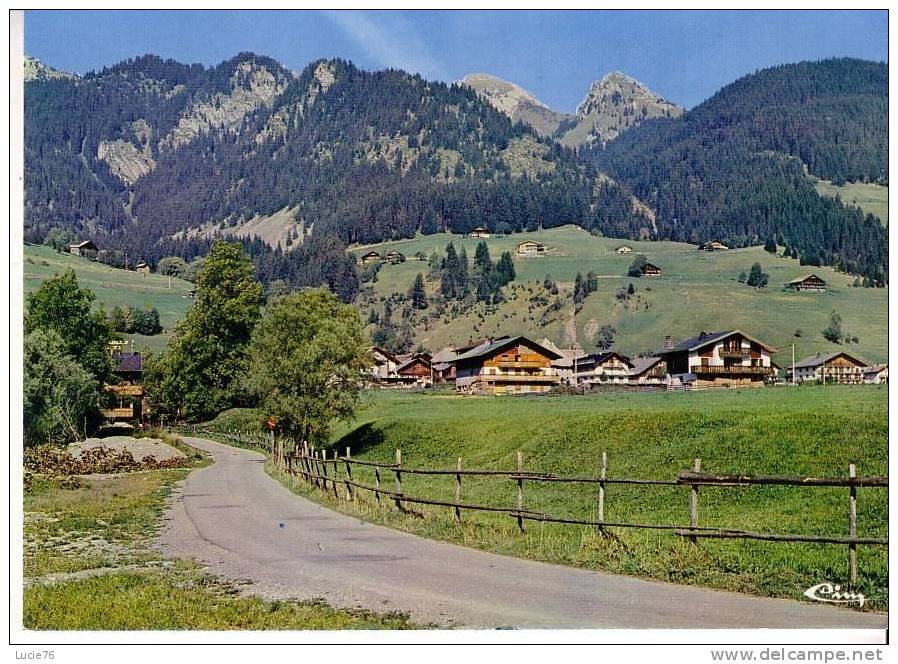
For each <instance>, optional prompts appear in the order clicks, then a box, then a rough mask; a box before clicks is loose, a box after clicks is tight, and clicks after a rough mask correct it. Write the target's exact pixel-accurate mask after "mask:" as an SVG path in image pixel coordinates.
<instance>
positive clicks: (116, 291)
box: [24, 244, 193, 351]
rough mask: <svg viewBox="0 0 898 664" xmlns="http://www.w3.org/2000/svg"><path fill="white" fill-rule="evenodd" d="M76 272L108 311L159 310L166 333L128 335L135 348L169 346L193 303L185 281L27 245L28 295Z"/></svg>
mask: <svg viewBox="0 0 898 664" xmlns="http://www.w3.org/2000/svg"><path fill="white" fill-rule="evenodd" d="M70 268H71V269H72V270H74V271H75V276H77V277H78V283H79V284H80V286H81V287H82V288H89V289H90V290H92V291H93V292H94V294H95V295H96V296H97V299H96V301H95V305H96V306H100V305H102V306H103V307H104V308H105V309H106V311H107V312H108V311H109V310H111V309H112V307H114V306H116V305H118V306H122V305H130V306H132V307H156V309H157V310H158V311H159V320H160V322H161V323H162V327H163V328H164V331H163V333H162V334H157V335H154V336H152V337H147V336H143V335H140V334H129V335H125V338H126V339H133V340H134V347H135V349H136V350H140V349H142V348H144V347H147V348H150V349H152V350H154V351H159V350H162V349H163V348H164V347H165V345H166V344H167V343H168V339H169V338H170V336H171V331H172V329H173V328H174V326H175V324H176V323H177V322H178V321H179V320H181V319H182V318H183V317H184V313H185V312H186V311H187V308H188V307H189V306H190V304H191V303H192V302H193V300H192V299H191V298H190V296H189V294H190V291H191V290H193V284H191V283H190V282H188V281H184V280H183V279H176V278H172V279H171V288H169V278H168V277H165V276H162V275H160V274H149V275H142V274H138V273H137V272H131V271H130V270H119V269H116V268H113V267H109V266H108V265H104V264H102V263H95V262H92V261H89V260H87V259H86V258H80V257H78V256H70V255H69V254H60V253H57V252H56V251H54V250H53V249H51V248H49V247H43V246H38V245H29V244H26V245H25V270H24V273H25V292H26V293H29V292H31V291H33V290H35V289H36V288H38V287H39V286H40V285H41V284H42V283H43V282H44V281H46V280H47V279H49V278H50V277H52V276H53V275H56V274H62V273H63V272H65V271H66V270H68V269H70Z"/></svg>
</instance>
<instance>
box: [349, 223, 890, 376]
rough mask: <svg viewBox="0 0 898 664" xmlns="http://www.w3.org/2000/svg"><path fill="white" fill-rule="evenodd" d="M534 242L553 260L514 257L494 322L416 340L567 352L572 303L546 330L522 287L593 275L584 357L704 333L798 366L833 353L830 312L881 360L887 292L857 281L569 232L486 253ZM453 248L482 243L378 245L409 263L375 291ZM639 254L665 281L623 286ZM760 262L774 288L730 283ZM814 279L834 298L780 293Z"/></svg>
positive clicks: (398, 285) (401, 281)
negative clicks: (612, 347)
mask: <svg viewBox="0 0 898 664" xmlns="http://www.w3.org/2000/svg"><path fill="white" fill-rule="evenodd" d="M530 238H532V239H536V240H538V241H540V242H543V243H545V244H546V245H547V246H548V247H549V248H550V251H549V252H548V254H547V255H545V256H540V257H530V258H521V257H515V270H516V272H517V280H516V282H515V284H516V285H517V286H518V288H517V289H511V290H509V292H508V300H509V301H508V302H506V303H505V304H503V305H502V306H501V307H500V308H499V310H498V311H497V312H496V313H495V314H492V315H487V316H486V317H485V320H483V321H481V320H479V318H478V315H477V313H476V311H480V310H482V307H480V308H478V309H477V310H475V312H472V313H469V314H467V315H460V316H449V317H446V318H444V320H443V321H441V322H440V323H439V324H437V325H435V326H432V327H431V329H430V330H425V329H423V328H419V329H418V334H417V340H418V341H420V342H421V343H423V344H424V345H425V346H428V347H430V348H435V349H438V348H441V347H443V346H445V345H448V344H452V343H458V342H461V341H465V340H467V339H469V338H471V337H480V336H486V335H489V334H502V333H508V334H516V333H521V334H528V335H530V336H534V337H536V338H541V337H543V336H548V337H549V338H550V339H552V340H553V341H555V342H556V343H561V344H562V345H567V344H566V343H565V342H566V341H567V338H568V337H569V334H568V333H567V331H566V328H569V327H570V324H569V322H568V321H569V320H570V317H571V314H572V307H571V306H570V300H569V299H568V300H567V303H568V304H567V305H566V307H565V309H564V310H562V311H560V312H558V313H557V314H556V315H555V316H554V317H553V319H552V321H551V322H549V323H548V325H546V326H544V327H543V326H541V325H540V319H541V311H542V310H544V309H545V308H544V307H543V308H542V309H540V308H538V307H533V311H532V312H531V311H530V309H531V307H530V303H529V302H528V301H527V297H529V294H528V293H526V292H525V288H526V287H527V286H529V287H530V288H531V290H532V291H534V292H535V291H536V290H537V287H536V284H535V283H531V284H527V282H542V280H543V278H544V277H545V276H546V274H550V275H552V277H553V279H555V280H556V281H557V282H558V284H559V286H560V287H562V290H564V289H565V288H566V289H567V290H570V287H571V285H572V282H573V280H574V277H575V275H576V273H577V272H578V271H580V272H582V273H583V274H584V275H585V274H586V273H587V272H588V271H590V270H592V271H594V272H595V273H596V274H597V275H599V290H598V291H597V292H595V293H593V294H591V295H590V296H589V297H588V298H587V299H586V301H585V302H584V306H583V309H582V310H581V311H580V312H579V314H578V315H577V316H576V328H577V336H578V340H579V341H580V343H581V344H582V345H583V347H584V348H587V349H589V347H590V337H591V336H593V335H594V331H595V330H596V329H598V327H599V326H601V325H603V324H606V323H608V324H611V325H613V326H614V327H615V328H616V329H617V332H618V334H617V345H618V347H619V349H620V350H622V351H623V352H626V353H637V352H645V351H652V350H656V349H658V348H660V347H661V346H662V345H663V342H664V337H665V335H667V334H670V335H672V336H673V337H674V338H686V337H689V336H692V335H693V334H695V333H697V332H700V331H701V330H703V329H704V330H708V331H712V330H713V331H716V330H724V329H730V328H738V329H742V330H743V331H745V332H746V333H748V334H751V335H754V336H757V337H759V338H760V339H762V340H764V341H766V342H767V343H770V344H772V345H773V346H774V347H776V348H778V349H780V350H781V352H780V353H779V354H778V356H777V360H778V361H779V362H780V363H781V364H782V363H786V362H789V361H791V344H792V343H795V352H796V357H797V358H798V359H801V358H802V357H804V356H805V355H808V354H812V353H814V352H818V351H828V350H832V349H833V348H835V346H833V345H832V344H831V343H829V342H827V341H826V340H825V339H824V338H823V336H822V335H821V330H823V328H824V327H826V325H827V323H828V320H829V315H830V312H831V311H832V310H834V309H835V310H836V311H838V312H839V314H841V316H842V320H843V328H844V330H845V331H846V332H849V333H851V334H853V335H857V337H858V338H859V343H858V344H857V345H855V344H851V345H849V346H847V348H848V349H850V350H854V351H856V352H857V353H860V354H861V355H862V356H864V357H865V358H866V359H867V360H869V361H871V362H879V361H885V360H886V359H887V356H888V340H887V329H888V289H866V288H853V287H852V286H851V284H852V283H853V281H854V277H852V276H849V275H845V274H841V273H838V272H836V271H835V270H833V269H831V268H827V267H821V268H815V267H803V266H801V265H799V263H798V261H797V260H794V259H787V258H782V257H779V256H772V255H771V254H768V253H766V252H765V251H764V250H763V249H762V248H761V247H752V248H748V249H734V250H730V251H725V252H716V253H708V252H704V251H698V250H697V249H696V248H695V247H694V246H693V245H687V244H680V243H675V242H636V241H630V240H616V239H613V238H602V237H595V236H592V235H590V234H589V233H586V232H585V231H582V230H580V229H577V228H573V227H564V228H557V229H552V230H546V231H541V232H535V233H520V234H515V235H511V236H505V237H496V238H490V239H489V240H487V244H488V245H489V248H490V254H491V255H492V257H493V259H494V260H496V259H498V257H499V254H500V253H501V252H502V251H504V250H511V251H512V252H513V251H514V250H515V247H516V246H517V244H518V243H519V242H522V241H523V240H525V239H530ZM449 241H452V242H454V243H455V245H456V247H457V248H459V247H460V246H464V247H465V249H466V250H467V253H468V257H469V259H471V258H473V255H474V248H475V247H476V245H477V242H478V241H479V240H475V239H470V238H462V237H460V236H457V235H448V234H440V235H432V236H424V237H419V238H416V239H414V240H405V241H398V242H390V243H384V244H381V245H376V248H377V250H378V251H382V252H383V251H389V250H390V249H397V250H399V251H401V252H403V253H404V254H405V255H406V257H407V258H408V259H409V260H407V261H406V262H405V263H403V264H400V265H384V266H383V268H382V269H381V270H380V272H379V274H378V281H377V283H375V284H374V288H375V290H376V291H377V293H379V294H381V295H386V294H389V293H391V292H406V291H407V290H408V288H409V287H410V286H411V284H412V281H413V280H414V277H415V274H417V273H418V272H423V273H425V274H426V273H427V264H426V262H421V261H417V260H414V259H413V256H414V254H415V252H417V251H422V252H424V253H425V254H426V255H428V256H429V255H430V254H431V253H432V252H434V251H438V252H440V253H442V251H443V249H444V247H445V246H446V244H447V243H448V242H449ZM621 244H627V245H629V246H631V247H633V251H634V254H631V255H618V254H616V253H615V249H616V248H617V247H618V246H620V245H621ZM366 250H368V247H364V248H354V249H353V251H354V252H355V253H356V254H361V253H364V251H366ZM636 253H643V254H645V255H646V256H647V257H648V259H649V260H650V261H651V262H653V263H656V264H657V265H659V266H660V267H661V268H662V270H663V274H662V275H661V276H658V277H643V278H641V279H631V278H628V277H626V272H627V268H628V267H629V265H630V263H631V262H632V261H633V255H635V254H636ZM756 261H757V262H759V263H760V264H761V265H762V266H763V269H764V270H765V271H766V272H768V273H769V274H770V285H769V286H768V287H767V288H765V289H760V290H758V289H754V288H750V287H748V286H746V285H744V284H740V283H738V282H737V280H736V279H737V277H738V275H739V273H740V272H742V271H743V270H744V271H745V272H748V270H749V268H750V267H751V265H752V263H754V262H756ZM810 272H814V273H817V274H819V275H820V276H821V277H823V278H824V279H826V280H827V281H828V282H829V284H830V286H831V288H830V290H829V291H827V292H824V293H793V292H788V291H785V290H784V289H783V284H785V283H786V282H788V281H790V280H791V279H794V278H796V277H798V276H802V275H804V274H808V273H810ZM631 282H632V283H633V284H634V286H635V287H636V289H637V297H634V298H632V299H631V300H630V301H629V303H626V304H624V303H621V302H618V301H617V300H616V299H615V292H616V291H617V290H618V289H619V288H621V287H626V286H627V285H628V284H629V283H631ZM429 287H430V288H431V290H432V291H433V290H435V289H436V288H437V287H438V284H437V283H431V284H429ZM522 287H525V288H522ZM646 307H647V308H646ZM796 330H801V331H802V335H801V336H800V337H796V336H795V332H796ZM590 333H592V334H590Z"/></svg>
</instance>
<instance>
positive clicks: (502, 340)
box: [453, 336, 561, 362]
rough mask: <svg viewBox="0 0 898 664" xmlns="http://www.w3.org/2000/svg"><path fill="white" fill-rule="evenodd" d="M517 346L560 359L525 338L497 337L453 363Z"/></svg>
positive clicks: (552, 351)
mask: <svg viewBox="0 0 898 664" xmlns="http://www.w3.org/2000/svg"><path fill="white" fill-rule="evenodd" d="M517 344H524V345H525V346H530V347H531V348H533V349H537V350H539V351H541V352H542V353H543V354H544V355H546V356H547V357H549V358H550V359H553V360H557V359H559V358H560V357H561V354H560V353H557V352H555V351H554V350H552V349H550V348H546V347H545V346H543V345H542V344H539V343H537V342H535V341H532V340H531V339H528V338H527V337H522V336H517V337H498V338H496V339H493V340H492V341H488V342H486V343H483V344H481V345H479V346H477V347H476V348H473V349H471V350H469V351H468V352H467V353H463V354H462V355H459V356H458V357H456V358H455V359H454V360H453V362H461V361H464V360H473V359H476V358H478V357H483V356H485V355H492V354H493V353H496V352H498V351H500V350H503V349H505V348H509V347H510V346H515V345H517Z"/></svg>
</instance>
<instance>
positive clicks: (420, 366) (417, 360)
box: [392, 353, 434, 387]
mask: <svg viewBox="0 0 898 664" xmlns="http://www.w3.org/2000/svg"><path fill="white" fill-rule="evenodd" d="M432 360H433V358H432V357H431V355H430V353H413V354H412V355H410V356H408V357H407V358H406V359H404V361H403V362H402V363H401V364H400V365H399V366H398V367H396V373H395V375H394V377H392V379H393V380H392V382H394V383H398V384H401V385H405V386H409V387H426V386H428V385H432V384H433V380H434V379H433V365H432Z"/></svg>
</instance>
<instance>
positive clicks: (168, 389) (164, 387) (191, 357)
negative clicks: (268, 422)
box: [146, 241, 263, 420]
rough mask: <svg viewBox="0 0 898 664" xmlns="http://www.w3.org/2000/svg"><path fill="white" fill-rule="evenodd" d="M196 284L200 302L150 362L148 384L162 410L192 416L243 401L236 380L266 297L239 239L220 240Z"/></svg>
mask: <svg viewBox="0 0 898 664" xmlns="http://www.w3.org/2000/svg"><path fill="white" fill-rule="evenodd" d="M196 285H197V288H196V303H195V304H194V305H193V306H192V307H190V309H189V310H188V311H187V316H186V317H185V318H184V320H183V321H181V322H180V323H179V324H178V326H177V327H176V328H175V334H174V337H173V338H172V340H171V342H170V343H169V347H168V349H167V350H166V352H164V353H163V354H162V355H160V356H159V358H157V359H155V360H154V361H152V362H151V363H150V365H149V367H148V376H147V385H146V388H147V394H148V396H149V398H150V400H151V401H152V402H153V404H154V406H155V407H156V410H157V411H158V412H160V413H167V414H170V415H176V416H180V417H186V418H187V419H191V420H196V419H201V418H205V417H209V416H212V415H215V414H217V413H218V412H220V411H222V410H224V409H226V408H230V407H232V406H235V405H237V404H238V403H240V402H241V398H242V396H243V395H242V393H241V392H240V383H239V382H238V381H237V380H236V378H237V377H238V376H239V374H240V372H241V370H242V368H243V362H244V358H245V356H246V347H247V345H248V344H249V340H250V335H251V334H252V331H253V328H254V327H255V325H256V323H257V322H258V321H259V317H260V316H261V311H260V307H261V305H262V301H263V298H262V286H261V284H260V283H259V282H258V281H256V278H255V276H254V273H253V265H252V263H251V262H250V260H249V258H248V257H247V256H246V255H245V254H244V253H243V250H242V248H241V246H240V245H239V244H236V243H230V242H222V241H217V242H215V244H214V245H213V246H212V251H211V252H210V253H209V255H208V256H207V257H206V259H205V261H204V262H203V266H202V268H201V269H200V272H199V274H198V275H197V282H196Z"/></svg>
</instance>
